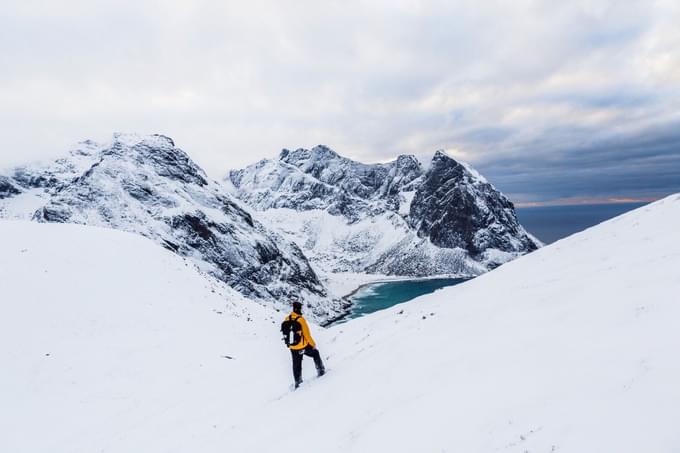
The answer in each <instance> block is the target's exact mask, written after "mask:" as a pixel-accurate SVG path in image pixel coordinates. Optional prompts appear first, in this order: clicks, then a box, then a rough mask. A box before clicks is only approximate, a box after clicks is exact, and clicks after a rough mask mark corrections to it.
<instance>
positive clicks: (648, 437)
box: [0, 195, 680, 453]
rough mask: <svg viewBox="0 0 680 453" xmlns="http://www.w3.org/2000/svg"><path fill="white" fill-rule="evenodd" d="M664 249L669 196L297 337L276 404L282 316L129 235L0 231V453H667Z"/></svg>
mask: <svg viewBox="0 0 680 453" xmlns="http://www.w3.org/2000/svg"><path fill="white" fill-rule="evenodd" d="M679 234H680V195H673V196H671V197H668V198H666V199H664V200H661V201H659V202H657V203H654V204H651V205H648V206H645V207H643V208H640V209H638V210H636V211H633V212H630V213H628V214H625V215H623V216H621V217H618V218H616V219H613V220H611V221H608V222H605V223H603V224H601V225H599V226H596V227H594V228H591V229H589V230H586V231H584V232H582V233H579V234H576V235H573V236H571V237H569V238H567V239H564V240H562V241H559V242H556V243H554V244H552V245H550V246H547V247H545V248H543V249H540V250H538V251H536V252H533V253H531V254H529V255H527V256H525V257H522V258H519V259H517V260H515V261H512V262H510V263H507V264H505V265H503V266H501V267H500V268H498V269H496V270H494V271H491V272H489V273H487V274H485V275H482V276H480V277H478V278H476V279H474V280H472V281H470V282H467V283H464V284H461V285H457V286H454V287H450V288H446V289H444V290H440V291H438V292H436V293H433V294H430V295H426V296H422V297H420V298H418V299H416V300H413V301H411V302H408V303H406V304H402V305H400V306H395V307H393V308H391V309H388V310H384V311H382V312H378V313H374V314H371V315H368V316H366V317H364V318H360V319H356V320H352V321H351V322H348V323H345V324H342V325H338V326H335V327H332V328H329V329H321V328H319V327H317V326H314V325H312V326H311V328H312V333H313V334H314V336H315V339H316V340H317V343H318V345H319V348H320V350H321V352H322V356H323V358H324V360H325V361H326V364H327V366H328V368H329V369H330V370H331V371H330V372H329V373H328V374H327V375H326V376H324V377H323V378H321V379H319V380H316V379H315V378H314V377H313V376H314V374H315V373H314V369H313V364H312V362H311V360H305V361H304V364H303V368H304V375H305V384H303V387H302V388H301V389H300V390H299V391H296V392H290V391H289V385H290V382H291V376H290V357H289V354H288V352H287V351H286V350H285V349H283V346H282V343H281V342H280V339H279V334H278V324H279V322H280V320H281V318H282V317H283V315H284V313H276V312H273V311H271V310H269V309H267V308H264V307H261V306H259V305H257V304H254V303H249V302H248V301H246V300H243V299H242V298H241V297H242V296H240V295H238V294H236V293H234V292H232V291H230V290H229V289H228V288H225V287H224V286H223V285H220V284H218V283H215V282H213V281H212V280H206V277H205V276H204V275H201V274H199V273H198V272H197V271H196V270H195V269H194V268H193V267H192V266H191V265H190V264H188V265H187V263H186V262H185V261H184V260H182V259H181V258H178V257H177V256H175V255H173V254H171V253H170V252H167V251H165V250H163V249H161V248H160V247H158V246H156V245H154V244H152V243H151V242H150V241H148V240H146V239H142V238H138V237H136V236H133V235H130V234H126V233H120V232H114V231H110V230H102V229H96V228H85V227H78V226H73V225H55V224H50V225H43V224H33V223H21V222H2V223H0V252H1V253H2V256H3V260H2V261H1V262H0V266H1V267H0V276H2V279H3V282H2V291H3V296H4V297H3V299H2V312H3V316H2V317H0V345H1V346H0V363H2V364H3V367H5V369H8V370H10V372H9V373H3V374H1V375H0V388H2V389H3V391H6V392H7V393H6V394H5V395H3V404H2V406H0V407H1V408H0V426H3V427H4V428H6V432H7V433H8V435H3V436H1V437H0V451H12V452H37V451H50V452H62V451H63V452H92V451H105V452H130V451H144V452H197V451H200V452H224V451H233V452H239V453H240V452H275V451H276V452H278V451H280V450H281V449H282V448H284V446H285V445H289V444H290V443H291V442H294V445H295V449H296V451H299V452H310V453H311V452H316V453H318V452H329V453H333V452H382V451H385V452H391V453H393V452H414V451H418V452H466V453H468V452H496V451H500V452H527V451H528V452H551V451H556V452H578V453H584V452H597V453H601V452H617V453H627V452H630V453H638V452H655V453H657V452H658V453H672V452H673V453H677V452H678V451H680V430H678V429H677V428H678V420H680V387H679V386H678V385H677V383H678V382H680V358H679V357H680V356H678V351H679V350H680V331H678V328H677V320H678V319H680V304H679V303H678V302H679V301H680V299H679V298H678V294H679V293H680V241H678V235H679ZM347 278H351V276H349V275H348V276H347ZM343 284H344V283H343ZM339 285H340V284H339ZM340 286H342V285H340ZM213 290H214V291H215V292H213ZM218 311H219V312H221V314H219V313H217V312H218ZM47 353H49V354H50V356H46V355H45V354H47ZM224 355H229V356H232V357H234V358H233V359H227V358H224V357H223V356H224ZM36 433H39V434H36Z"/></svg>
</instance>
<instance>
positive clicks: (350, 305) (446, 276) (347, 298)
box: [321, 274, 478, 328]
mask: <svg viewBox="0 0 680 453" xmlns="http://www.w3.org/2000/svg"><path fill="white" fill-rule="evenodd" d="M475 277H478V275H457V274H443V275H431V276H427V277H408V276H399V277H394V278H390V277H387V278H384V277H383V278H379V279H378V280H371V281H368V282H364V283H362V284H360V285H359V286H357V287H356V288H354V289H353V290H352V291H351V292H349V293H348V294H345V295H344V296H342V297H340V299H341V300H343V301H345V302H347V303H348V306H347V310H346V311H345V312H344V313H342V314H341V315H339V316H336V317H335V318H332V319H329V320H328V321H326V322H324V323H323V324H321V327H324V328H328V327H331V326H332V325H333V324H335V323H337V322H338V321H342V320H343V319H345V318H347V317H348V316H349V315H350V314H351V313H352V308H353V306H354V303H353V302H352V300H351V298H352V296H354V295H355V294H356V293H358V292H359V291H361V290H362V289H364V288H365V287H367V286H370V285H376V284H380V283H393V282H404V281H408V282H422V281H427V280H447V279H457V278H465V279H473V278H475Z"/></svg>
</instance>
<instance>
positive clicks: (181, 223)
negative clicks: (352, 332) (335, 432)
mask: <svg viewBox="0 0 680 453" xmlns="http://www.w3.org/2000/svg"><path fill="white" fill-rule="evenodd" d="M0 182H2V186H0V187H15V188H16V189H18V190H17V191H11V190H7V189H5V190H4V191H3V193H5V192H8V196H6V197H5V198H3V199H2V200H0V217H3V218H10V219H11V218H15V219H31V220H34V221H38V222H58V223H78V224H84V225H93V226H105V227H109V228H114V229H120V230H124V231H130V232H134V233H138V234H141V235H142V236H146V237H148V238H151V239H153V240H155V241H156V242H157V243H159V244H161V245H163V246H164V247H166V248H168V249H170V250H172V251H174V252H175V253H178V254H179V255H181V256H184V257H189V258H192V259H193V260H194V261H195V262H196V263H198V264H199V265H200V266H201V267H202V268H203V269H204V270H205V271H206V272H209V273H210V274H212V275H214V276H215V277H217V278H219V279H220V280H222V281H224V282H226V283H227V284H229V285H230V286H231V287H233V288H234V289H236V290H238V291H240V292H241V293H243V294H244V295H246V296H248V297H251V298H254V299H257V300H261V301H266V302H267V303H271V304H274V305H276V306H280V307H282V308H283V307H284V306H285V305H286V304H285V301H286V300H288V299H289V298H290V297H301V298H304V299H305V300H307V301H308V303H309V305H310V307H312V309H313V310H312V311H313V313H312V316H317V317H318V318H319V319H325V318H329V317H334V316H337V315H338V314H339V313H341V312H342V311H343V310H344V308H343V307H344V305H345V303H344V302H342V301H339V300H335V299H333V298H332V297H329V296H328V292H327V289H326V288H325V286H324V284H323V283H322V282H321V281H320V280H319V278H318V276H317V275H316V272H315V271H314V269H313V268H312V267H311V266H310V265H309V263H308V261H307V258H306V257H305V255H304V253H303V252H302V251H301V250H300V249H299V247H298V246H297V245H296V244H294V243H292V242H290V241H287V240H286V239H285V238H283V237H282V236H281V235H280V234H279V233H277V232H275V231H272V230H270V229H268V228H266V227H265V226H264V225H262V224H261V223H260V222H259V221H258V220H257V219H254V218H253V217H252V216H251V214H250V213H249V212H248V211H247V210H245V209H243V208H242V207H241V205H240V203H239V202H237V201H235V200H234V199H233V198H232V197H231V195H229V194H228V193H227V192H226V191H225V190H224V188H223V187H222V186H221V185H220V184H219V183H217V182H215V181H212V180H210V178H208V176H207V175H206V173H205V172H204V171H203V170H202V169H201V168H200V167H199V166H198V165H197V164H196V163H194V162H193V161H192V160H191V158H190V157H189V156H188V155H187V154H186V153H185V152H184V151H183V150H181V149H180V148H177V147H176V146H175V143H174V141H173V140H172V139H171V138H169V137H166V136H163V135H148V136H139V135H136V134H121V133H117V134H114V136H113V138H112V140H111V141H110V142H109V143H105V144H99V143H95V142H93V141H85V142H81V143H80V144H78V145H76V146H75V147H74V148H73V149H71V150H70V151H69V153H68V155H67V156H66V157H63V158H60V159H57V160H56V161H54V162H52V163H49V164H45V165H42V166H25V167H19V168H17V169H15V170H14V172H13V174H11V175H9V176H8V175H6V176H5V177H4V179H3V180H2V181H0ZM9 184H11V186H9ZM15 192H18V193H15Z"/></svg>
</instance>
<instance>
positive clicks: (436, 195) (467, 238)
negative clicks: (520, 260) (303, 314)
mask: <svg viewBox="0 0 680 453" xmlns="http://www.w3.org/2000/svg"><path fill="white" fill-rule="evenodd" d="M228 179H229V182H230V186H233V193H234V195H235V196H236V197H238V198H239V199H241V200H242V201H243V202H245V203H247V204H248V205H250V206H251V207H252V208H254V209H256V210H258V211H260V212H261V213H262V216H261V217H262V218H265V219H267V218H268V219H269V221H270V224H271V225H272V226H274V227H278V228H280V229H282V230H283V231H286V232H287V233H288V234H289V237H290V238H291V239H293V240H295V241H296V242H297V243H298V245H300V247H302V248H303V249H304V250H306V252H307V254H308V255H309V256H311V257H312V259H313V260H316V262H317V263H318V264H319V266H320V267H321V268H323V269H326V270H332V271H335V270H343V271H355V272H364V271H369V272H380V273H388V274H400V275H432V274H444V273H449V274H454V273H458V274H467V275H469V274H478V273H480V272H482V271H483V270H485V269H487V268H489V267H493V266H496V265H498V264H500V263H502V262H504V261H507V260H509V259H511V258H513V257H515V256H517V255H519V254H522V253H526V252H528V251H531V250H534V249H535V248H536V247H537V246H538V244H537V243H536V242H535V241H534V240H532V239H531V237H530V236H529V235H528V234H527V233H526V232H525V231H524V229H523V228H522V227H521V225H519V223H518V222H517V218H516V216H515V214H514V208H513V206H512V203H510V202H509V200H507V198H505V197H504V196H503V195H502V194H500V193H499V192H498V191H497V190H496V189H495V188H493V186H491V185H490V184H488V183H487V181H486V180H485V179H484V178H482V177H481V176H480V175H479V174H478V173H477V172H476V171H474V170H473V169H472V167H470V166H467V165H465V164H462V163H459V162H457V161H456V160H455V159H453V158H451V157H449V156H448V155H447V154H446V153H445V152H443V151H437V152H436V153H435V154H434V156H433V159H432V163H431V165H430V166H429V168H428V169H427V170H425V169H424V168H423V165H421V163H420V162H419V161H418V159H417V158H416V157H415V156H412V155H401V156H399V157H397V158H396V159H395V160H393V161H390V162H387V163H378V164H364V163H361V162H357V161H354V160H351V159H348V158H345V157H342V156H341V155H339V154H338V153H336V152H335V151H333V150H331V149H330V148H328V147H326V146H322V145H320V146H317V147H315V148H313V149H311V150H307V149H302V148H301V149H297V150H295V151H288V150H283V151H282V152H281V155H280V158H279V160H264V161H260V162H258V163H256V164H254V165H250V166H248V167H246V168H243V169H241V170H234V171H232V172H231V173H230V174H229V176H228ZM282 210H290V211H293V212H296V213H298V214H293V213H291V212H289V211H282ZM302 213H304V214H302ZM296 215H297V216H299V217H300V222H302V223H301V224H299V225H298V226H297V227H292V225H293V224H297V221H292V220H291V217H293V216H296ZM329 223H332V224H334V225H336V224H338V225H337V231H334V232H331V233H329V232H325V231H323V230H324V228H327V227H326V226H325V225H327V224H329ZM342 225H344V227H343V226H342ZM329 234H330V235H331V236H332V238H328V237H323V239H322V236H325V235H329ZM315 257H316V258H315ZM330 257H341V258H330Z"/></svg>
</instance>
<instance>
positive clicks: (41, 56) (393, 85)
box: [0, 0, 680, 176]
mask: <svg viewBox="0 0 680 453" xmlns="http://www.w3.org/2000/svg"><path fill="white" fill-rule="evenodd" d="M4 10H5V11H3V15H2V16H1V17H0V66H1V67H2V68H3V70H2V71H0V124H1V125H0V131H1V133H2V138H3V144H4V145H3V150H2V152H0V165H7V164H10V163H18V162H21V161H23V160H25V159H27V158H35V157H41V156H45V155H51V154H54V153H57V152H60V151H61V150H62V149H64V148H65V147H67V146H68V144H70V143H72V142H75V141H78V140H81V139H85V138H91V137H92V138H102V137H106V136H108V135H110V133H111V132H113V131H116V130H124V131H133V132H140V133H155V132H159V133H164V134H167V135H170V136H172V137H173V138H175V141H176V142H177V143H178V144H179V145H180V146H182V147H183V148H184V149H186V150H187V151H188V152H189V153H190V154H191V155H192V156H194V157H195V158H196V159H197V160H198V161H199V163H201V164H202V165H204V166H206V167H207V169H208V171H210V172H211V173H212V174H213V175H215V176H218V175H219V174H221V173H223V172H224V171H225V170H226V169H227V168H229V167H233V166H240V165H244V164H246V163H250V162H252V161H254V160H257V159H259V158H262V157H266V156H272V155H275V154H276V153H277V152H278V150H279V149H280V148H282V147H293V148H294V147H298V146H313V145H314V144H317V143H325V144H328V145H330V146H332V147H334V148H336V149H337V150H338V151H339V152H341V153H344V154H347V155H350V156H353V157H356V158H361V159H364V160H368V161H377V160H383V159H385V158H387V157H390V156H393V155H396V154H398V153H404V152H410V153H416V154H423V153H429V152H432V151H433V150H435V149H438V148H446V149H457V150H458V151H457V152H458V153H463V154H464V155H465V156H466V159H467V160H469V161H471V162H473V163H476V162H477V163H479V164H480V165H484V163H485V162H489V161H492V160H494V159H501V158H503V159H507V158H511V157H512V156H520V155H526V154H527V153H530V154H532V155H541V154H542V153H543V154H544V153H545V152H547V151H542V150H541V149H537V148H535V144H536V143H540V144H541V145H542V146H543V145H544V144H545V143H552V145H553V146H549V147H547V148H546V149H550V150H554V149H563V148H568V147H569V146H570V145H573V144H578V143H583V142H584V141H588V140H591V139H592V137H593V136H594V135H598V136H599V135H608V134H614V133H626V132H630V131H632V130H635V129H636V128H638V129H639V128H640V127H641V125H644V126H649V127H651V126H656V125H663V124H666V123H668V122H670V121H676V120H678V118H677V116H676V113H675V112H678V111H679V110H680V109H678V107H680V94H679V92H680V90H678V85H679V84H680V28H678V27H677V24H678V23H680V7H679V6H678V2H676V1H672V0H663V1H656V2H649V1H642V0H640V1H636V0H631V1H626V2H620V1H592V0H589V1H575V2H552V1H543V2H534V1H517V2H501V1H491V2H483V3H480V2H476V1H454V2H438V1H431V2H421V1H384V2H374V1H371V2H369V1H355V2H341V1H328V2H318V1H295V2H280V1H257V0H254V1H249V2H236V1H226V2H224V1H191V2H189V1H163V2H161V1H154V2H149V1H139V0H138V1H116V2H113V1H111V2H94V1H61V2H32V1H18V0H16V1H10V2H9V5H5V6H4ZM567 130H568V131H570V132H569V133H564V132H560V131H567Z"/></svg>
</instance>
